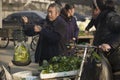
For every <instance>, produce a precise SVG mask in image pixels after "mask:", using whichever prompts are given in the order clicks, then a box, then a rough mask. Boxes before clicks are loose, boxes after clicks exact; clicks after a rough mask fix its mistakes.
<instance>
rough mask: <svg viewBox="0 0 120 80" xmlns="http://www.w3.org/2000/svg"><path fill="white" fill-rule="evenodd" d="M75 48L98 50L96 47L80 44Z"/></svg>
mask: <svg viewBox="0 0 120 80" xmlns="http://www.w3.org/2000/svg"><path fill="white" fill-rule="evenodd" d="M75 47H81V48H98V47H97V46H91V45H82V44H79V45H77V44H76V45H75Z"/></svg>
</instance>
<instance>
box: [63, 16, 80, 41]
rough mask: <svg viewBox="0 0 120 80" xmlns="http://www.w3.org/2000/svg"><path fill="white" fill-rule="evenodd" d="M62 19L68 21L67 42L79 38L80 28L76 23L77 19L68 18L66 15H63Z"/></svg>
mask: <svg viewBox="0 0 120 80" xmlns="http://www.w3.org/2000/svg"><path fill="white" fill-rule="evenodd" d="M61 17H62V18H63V19H64V20H65V21H66V23H67V26H66V32H67V33H66V38H67V41H70V40H72V38H76V39H77V38H78V34H79V28H78V26H77V23H76V19H75V17H70V18H68V17H66V16H64V15H62V14H61Z"/></svg>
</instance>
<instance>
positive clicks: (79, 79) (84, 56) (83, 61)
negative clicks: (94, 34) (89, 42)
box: [77, 47, 88, 80]
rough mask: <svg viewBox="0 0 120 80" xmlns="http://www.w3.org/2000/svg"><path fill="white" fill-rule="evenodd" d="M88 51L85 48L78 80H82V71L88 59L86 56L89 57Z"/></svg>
mask: <svg viewBox="0 0 120 80" xmlns="http://www.w3.org/2000/svg"><path fill="white" fill-rule="evenodd" d="M87 49H88V47H85V50H84V55H83V59H82V63H81V66H80V72H79V74H78V79H77V80H81V75H82V71H83V67H84V63H85V59H86V55H87Z"/></svg>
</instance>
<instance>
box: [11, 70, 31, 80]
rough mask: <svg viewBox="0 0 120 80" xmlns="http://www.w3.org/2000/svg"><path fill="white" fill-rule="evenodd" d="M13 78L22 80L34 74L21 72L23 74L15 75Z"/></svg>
mask: <svg viewBox="0 0 120 80" xmlns="http://www.w3.org/2000/svg"><path fill="white" fill-rule="evenodd" d="M12 76H13V80H22V79H26V78H27V77H29V76H32V72H31V71H21V72H17V73H14V74H13V75H12Z"/></svg>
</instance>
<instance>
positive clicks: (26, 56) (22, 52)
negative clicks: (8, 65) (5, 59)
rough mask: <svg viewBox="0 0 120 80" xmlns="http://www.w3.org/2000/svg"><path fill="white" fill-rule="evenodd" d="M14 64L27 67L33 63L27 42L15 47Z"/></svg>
mask: <svg viewBox="0 0 120 80" xmlns="http://www.w3.org/2000/svg"><path fill="white" fill-rule="evenodd" d="M12 62H13V64H15V65H18V66H26V65H29V64H30V63H31V58H30V52H29V49H28V47H27V46H26V44H25V42H20V43H18V44H17V45H16V46H15V50H14V56H13V61H12Z"/></svg>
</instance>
